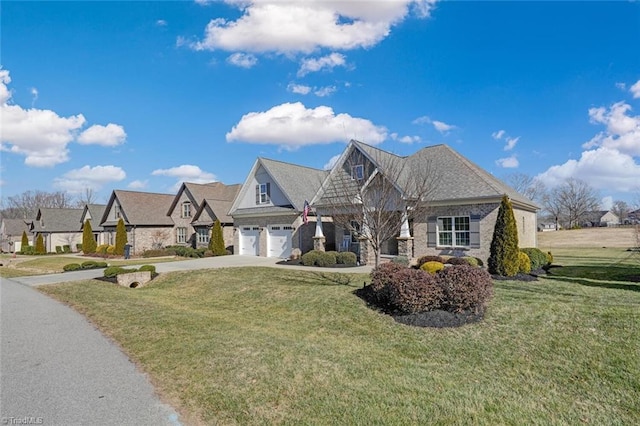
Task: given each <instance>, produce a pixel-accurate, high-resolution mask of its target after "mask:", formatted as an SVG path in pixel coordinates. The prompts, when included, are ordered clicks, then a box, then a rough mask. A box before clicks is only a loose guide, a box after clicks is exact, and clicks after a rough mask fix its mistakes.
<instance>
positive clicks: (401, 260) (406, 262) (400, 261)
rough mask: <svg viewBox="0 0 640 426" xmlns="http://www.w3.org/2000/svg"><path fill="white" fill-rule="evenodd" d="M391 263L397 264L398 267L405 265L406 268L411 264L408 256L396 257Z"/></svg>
mask: <svg viewBox="0 0 640 426" xmlns="http://www.w3.org/2000/svg"><path fill="white" fill-rule="evenodd" d="M391 262H393V263H397V264H398V265H404V266H409V264H410V263H411V262H410V261H409V258H408V257H407V256H396V257H394V258H393V259H391Z"/></svg>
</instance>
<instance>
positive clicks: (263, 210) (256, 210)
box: [233, 206, 300, 216]
mask: <svg viewBox="0 0 640 426" xmlns="http://www.w3.org/2000/svg"><path fill="white" fill-rule="evenodd" d="M274 213H275V214H281V213H291V214H298V213H300V212H299V211H298V210H296V209H295V208H294V207H293V206H289V207H281V206H267V207H251V208H243V209H236V210H235V211H234V212H233V215H234V216H243V215H247V216H255V215H266V214H274Z"/></svg>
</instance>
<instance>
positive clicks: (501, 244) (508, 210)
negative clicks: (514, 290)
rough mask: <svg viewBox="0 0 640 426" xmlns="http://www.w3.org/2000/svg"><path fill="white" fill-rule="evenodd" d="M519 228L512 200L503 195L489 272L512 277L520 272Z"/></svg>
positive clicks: (494, 234)
mask: <svg viewBox="0 0 640 426" xmlns="http://www.w3.org/2000/svg"><path fill="white" fill-rule="evenodd" d="M518 252H519V249H518V228H517V225H516V218H515V216H514V214H513V206H512V205H511V201H509V198H508V197H507V196H506V195H505V196H504V197H502V202H501V203H500V209H499V210H498V217H497V219H496V225H495V228H494V229H493V239H492V240H491V250H490V253H489V260H488V266H489V273H491V274H496V275H502V276H505V277H511V276H513V275H515V274H517V273H518Z"/></svg>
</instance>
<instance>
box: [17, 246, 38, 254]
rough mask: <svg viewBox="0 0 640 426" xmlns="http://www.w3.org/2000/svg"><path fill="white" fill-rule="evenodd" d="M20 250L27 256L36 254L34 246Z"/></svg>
mask: <svg viewBox="0 0 640 426" xmlns="http://www.w3.org/2000/svg"><path fill="white" fill-rule="evenodd" d="M20 250H21V251H20V253H21V254H26V255H32V254H36V249H35V247H33V246H23V247H22V248H21V249H20Z"/></svg>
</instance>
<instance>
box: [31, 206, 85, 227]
mask: <svg viewBox="0 0 640 426" xmlns="http://www.w3.org/2000/svg"><path fill="white" fill-rule="evenodd" d="M83 211H84V209H59V208H40V209H38V213H37V215H36V220H35V222H34V228H33V230H34V232H79V231H80V218H81V217H82V213H83Z"/></svg>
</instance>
